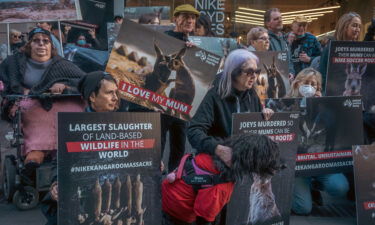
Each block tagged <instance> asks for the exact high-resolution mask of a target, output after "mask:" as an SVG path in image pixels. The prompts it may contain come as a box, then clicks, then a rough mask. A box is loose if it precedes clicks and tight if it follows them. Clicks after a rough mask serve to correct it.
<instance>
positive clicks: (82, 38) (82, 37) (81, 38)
mask: <svg viewBox="0 0 375 225" xmlns="http://www.w3.org/2000/svg"><path fill="white" fill-rule="evenodd" d="M79 40H83V41H86V37H85V36H83V35H80V36H79V37H78V39H77V41H79Z"/></svg>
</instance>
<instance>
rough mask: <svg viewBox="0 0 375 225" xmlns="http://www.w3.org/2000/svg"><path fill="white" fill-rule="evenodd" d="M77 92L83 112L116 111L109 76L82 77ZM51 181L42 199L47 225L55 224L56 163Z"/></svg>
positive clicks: (115, 95)
mask: <svg viewBox="0 0 375 225" xmlns="http://www.w3.org/2000/svg"><path fill="white" fill-rule="evenodd" d="M78 90H79V92H80V93H81V95H82V97H83V99H84V100H85V101H86V103H87V107H86V108H85V112H113V111H116V110H117V109H118V105H119V98H118V93H117V82H116V80H115V79H114V78H113V77H112V75H111V74H109V73H106V72H103V71H95V72H91V73H88V74H87V75H85V76H83V77H82V78H81V80H80V81H79V83H78ZM53 165H54V166H53V169H52V173H51V174H52V176H51V177H52V180H51V183H52V184H51V187H50V191H49V193H48V194H47V195H46V196H45V197H44V199H43V205H42V211H43V213H44V215H45V216H46V218H47V220H48V222H47V225H56V224H57V202H58V192H59V191H58V190H59V189H58V183H57V161H56V159H55V160H54V162H53Z"/></svg>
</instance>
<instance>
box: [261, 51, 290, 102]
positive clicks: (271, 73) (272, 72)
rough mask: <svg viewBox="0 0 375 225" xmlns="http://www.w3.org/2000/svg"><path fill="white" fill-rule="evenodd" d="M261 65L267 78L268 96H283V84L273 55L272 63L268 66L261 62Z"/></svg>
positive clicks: (284, 92)
mask: <svg viewBox="0 0 375 225" xmlns="http://www.w3.org/2000/svg"><path fill="white" fill-rule="evenodd" d="M263 66H264V69H265V70H266V73H267V78H268V90H267V95H268V98H282V97H284V96H285V94H286V89H285V84H284V81H283V78H282V77H281V73H280V71H279V69H278V68H277V66H276V63H275V57H273V61H272V64H271V65H270V66H269V67H268V66H267V65H266V64H263Z"/></svg>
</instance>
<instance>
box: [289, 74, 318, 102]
mask: <svg viewBox="0 0 375 225" xmlns="http://www.w3.org/2000/svg"><path fill="white" fill-rule="evenodd" d="M311 77H315V79H316V82H317V86H318V88H317V90H316V91H321V90H322V74H321V73H319V72H318V71H317V70H315V69H313V68H305V69H303V70H301V72H299V73H298V74H297V76H296V78H295V79H294V80H293V82H292V84H291V85H290V86H291V88H290V91H289V93H288V94H287V97H289V98H296V97H301V94H300V93H299V86H300V85H301V84H302V83H303V82H304V81H306V80H308V79H310V78H311Z"/></svg>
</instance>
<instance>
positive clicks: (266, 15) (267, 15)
mask: <svg viewBox="0 0 375 225" xmlns="http://www.w3.org/2000/svg"><path fill="white" fill-rule="evenodd" d="M273 12H280V10H279V9H278V8H271V9H268V10H267V11H266V12H265V13H264V26H265V27H267V23H268V22H270V21H271V14H272V13H273Z"/></svg>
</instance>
